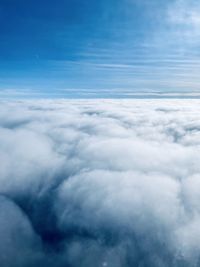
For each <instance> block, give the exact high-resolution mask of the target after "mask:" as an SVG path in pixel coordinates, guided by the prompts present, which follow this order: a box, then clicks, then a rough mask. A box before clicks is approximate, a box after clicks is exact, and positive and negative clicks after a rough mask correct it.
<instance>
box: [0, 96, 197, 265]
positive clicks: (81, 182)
mask: <svg viewBox="0 0 200 267" xmlns="http://www.w3.org/2000/svg"><path fill="white" fill-rule="evenodd" d="M199 112H200V108H199V101H198V100H130V101H129V100H112V101H111V100H90V101H89V100H81V101H80V100H79V101H70V100H68V101H64V100H63V101H62V100H56V101H50V100H44V101H42V100H41V101H37V102H34V101H13V102H7V101H1V108H0V160H1V162H2V164H1V165H0V177H1V178H0V198H1V201H0V202H1V204H0V235H1V240H0V262H1V266H3V267H8V266H9V267H14V266H15V267H16V266H17V267H18V266H20V267H24V266H36V265H37V266H47V265H48V266H52V267H54V266H56V267H62V266H69V267H71V266H72V267H78V266H84V267H92V266H111V267H118V266H119V267H122V266H123V267H124V266H125V267H129V266H143V267H146V266H148V267H151V266H152V267H160V266H172V267H179V266H181V267H182V266H198V264H199V260H200V245H199V244H200V234H199V223H200V208H199V201H200V194H199V190H198V188H199V185H200V165H199V162H200V141H199V140H200V138H199V137H200V123H199V120H198V114H199ZM13 259H15V260H13Z"/></svg>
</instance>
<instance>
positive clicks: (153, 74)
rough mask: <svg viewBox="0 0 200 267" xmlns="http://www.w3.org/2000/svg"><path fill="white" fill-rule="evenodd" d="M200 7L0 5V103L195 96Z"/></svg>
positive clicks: (1, 0)
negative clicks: (0, 99) (3, 99)
mask: <svg viewBox="0 0 200 267" xmlns="http://www.w3.org/2000/svg"><path fill="white" fill-rule="evenodd" d="M199 14H200V3H199V1H198V0H168V1H163V0H151V1H149V0H101V1H97V0H84V1H83V0H59V1H55V0H43V1H41V0H40V1H39V0H29V1H27V0H17V1H16V0H0V25H1V27H0V97H5V96H6V97H8V96H9V97H10V96H11V97H19V96H20V97H35V96H41V97H111V98H116V97H133V96H138V95H143V96H144V95H147V96H148V95H154V96H156V95H166V94H168V95H179V96H180V95H187V94H190V95H193V96H197V95H198V94H199V93H200V88H199V84H200V75H199V73H200V30H199V29H200V16H199Z"/></svg>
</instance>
